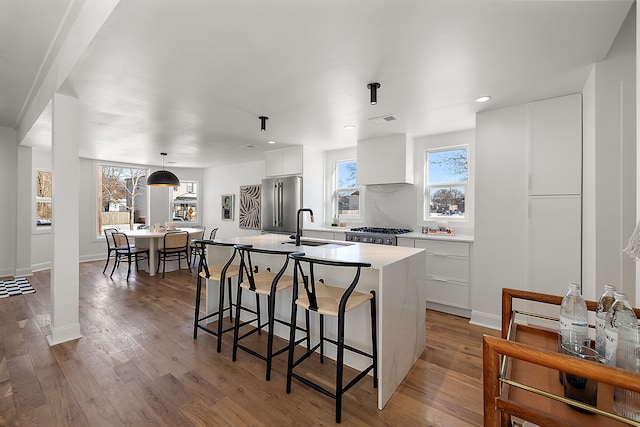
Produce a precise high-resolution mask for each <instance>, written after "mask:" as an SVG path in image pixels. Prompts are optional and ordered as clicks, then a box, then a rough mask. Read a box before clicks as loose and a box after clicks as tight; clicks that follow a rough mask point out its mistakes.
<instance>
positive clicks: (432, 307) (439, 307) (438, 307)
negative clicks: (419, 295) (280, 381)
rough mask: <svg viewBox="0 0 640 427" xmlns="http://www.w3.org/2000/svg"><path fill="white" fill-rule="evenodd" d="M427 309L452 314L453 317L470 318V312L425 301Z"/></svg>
mask: <svg viewBox="0 0 640 427" xmlns="http://www.w3.org/2000/svg"><path fill="white" fill-rule="evenodd" d="M427 309H429V310H435V311H441V312H443V313H448V314H453V315H454V316H460V317H466V318H467V319H468V318H470V317H471V310H466V309H464V308H458V307H451V306H450V305H444V304H438V303H437V302H429V301H427Z"/></svg>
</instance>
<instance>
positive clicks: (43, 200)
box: [36, 170, 51, 229]
mask: <svg viewBox="0 0 640 427" xmlns="http://www.w3.org/2000/svg"><path fill="white" fill-rule="evenodd" d="M50 227H51V171H44V170H38V171H36V228H38V229H45V228H50Z"/></svg>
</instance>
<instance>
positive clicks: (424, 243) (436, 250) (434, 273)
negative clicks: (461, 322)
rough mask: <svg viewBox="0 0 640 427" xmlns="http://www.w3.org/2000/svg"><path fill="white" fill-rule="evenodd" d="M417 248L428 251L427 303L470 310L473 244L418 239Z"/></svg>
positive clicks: (416, 241)
mask: <svg viewBox="0 0 640 427" xmlns="http://www.w3.org/2000/svg"><path fill="white" fill-rule="evenodd" d="M415 247H416V248H424V249H425V256H426V277H425V284H426V295H427V303H429V302H431V303H435V304H438V305H442V306H448V307H454V308H457V309H462V310H469V309H470V308H471V306H470V296H469V295H470V271H471V269H470V244H469V243H466V242H443V241H436V240H420V239H416V240H415ZM428 306H429V305H428ZM454 314H463V313H462V312H455V313H454Z"/></svg>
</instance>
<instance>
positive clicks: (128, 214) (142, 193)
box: [98, 165, 147, 234]
mask: <svg viewBox="0 0 640 427" xmlns="http://www.w3.org/2000/svg"><path fill="white" fill-rule="evenodd" d="M146 175H147V171H146V170H145V169H138V168H132V167H121V166H109V165H102V166H98V188H99V191H98V194H99V196H98V197H99V201H98V205H99V206H100V212H99V213H98V234H101V233H102V229H103V228H104V227H106V226H110V227H116V228H128V229H134V228H135V227H136V224H143V223H144V222H145V220H146V213H145V212H146Z"/></svg>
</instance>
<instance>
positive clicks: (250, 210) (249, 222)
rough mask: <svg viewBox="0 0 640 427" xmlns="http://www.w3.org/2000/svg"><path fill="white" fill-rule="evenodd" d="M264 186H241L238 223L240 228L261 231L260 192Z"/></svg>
mask: <svg viewBox="0 0 640 427" xmlns="http://www.w3.org/2000/svg"><path fill="white" fill-rule="evenodd" d="M261 188H262V186H261V185H260V184H258V185H243V186H240V206H239V209H240V210H239V213H238V221H239V227H240V228H249V229H252V230H260V227H261V223H260V201H261V199H260V190H261Z"/></svg>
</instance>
